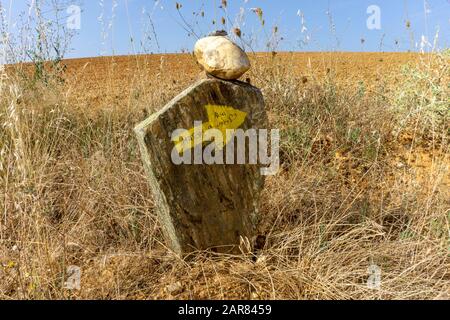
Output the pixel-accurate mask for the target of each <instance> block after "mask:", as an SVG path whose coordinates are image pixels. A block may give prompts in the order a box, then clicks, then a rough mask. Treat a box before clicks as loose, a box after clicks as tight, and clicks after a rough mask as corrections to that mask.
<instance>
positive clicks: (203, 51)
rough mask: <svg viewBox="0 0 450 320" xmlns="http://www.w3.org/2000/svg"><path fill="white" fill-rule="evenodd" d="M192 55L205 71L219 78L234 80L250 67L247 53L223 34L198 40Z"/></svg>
mask: <svg viewBox="0 0 450 320" xmlns="http://www.w3.org/2000/svg"><path fill="white" fill-rule="evenodd" d="M194 55H195V57H196V59H197V62H198V63H199V64H200V65H201V66H202V67H203V69H205V71H206V72H207V73H209V74H212V75H213V76H215V77H217V78H220V79H224V80H235V79H238V78H239V77H240V76H242V75H243V74H244V73H246V72H247V71H248V70H249V69H250V60H249V59H248V56H247V54H246V53H245V52H244V51H243V50H242V49H241V48H240V47H239V46H238V45H236V44H235V43H233V42H232V41H231V40H229V39H228V38H227V37H225V36H208V37H205V38H202V39H200V40H198V41H197V43H196V44H195V48H194Z"/></svg>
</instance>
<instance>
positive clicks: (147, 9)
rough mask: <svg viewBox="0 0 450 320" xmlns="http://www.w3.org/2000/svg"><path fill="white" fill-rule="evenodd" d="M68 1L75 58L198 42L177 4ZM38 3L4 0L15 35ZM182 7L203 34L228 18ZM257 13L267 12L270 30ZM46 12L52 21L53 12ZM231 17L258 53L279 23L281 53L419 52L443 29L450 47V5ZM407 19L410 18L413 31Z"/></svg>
mask: <svg viewBox="0 0 450 320" xmlns="http://www.w3.org/2000/svg"><path fill="white" fill-rule="evenodd" d="M65 1H66V3H67V4H75V5H79V6H80V7H81V10H82V11H81V16H80V21H81V28H80V29H79V30H78V31H77V34H76V35H75V37H74V38H73V41H72V44H71V50H70V52H69V54H68V57H88V56H98V55H110V54H119V55H122V54H130V53H142V52H147V53H149V52H155V53H156V52H180V51H181V50H188V51H189V50H192V48H193V44H194V42H195V40H196V37H195V36H188V33H187V31H186V30H185V29H186V25H185V23H184V22H183V18H181V17H180V15H179V14H178V12H177V10H176V7H175V6H176V5H175V3H176V2H175V1H172V0H160V1H155V0H116V1H114V0H103V1H101V0H75V1H67V0H65ZM32 2H33V1H32V0H0V3H1V4H2V5H3V7H4V8H5V10H6V17H8V18H10V19H11V24H10V27H9V28H10V31H11V32H12V33H13V34H14V33H17V29H18V26H17V24H15V21H16V18H17V17H18V15H19V14H20V13H21V12H26V11H27V6H28V5H30V4H31V3H32ZM178 2H179V3H181V4H182V8H181V10H180V12H181V13H182V15H183V17H184V19H185V20H186V22H187V23H188V24H189V25H193V26H194V30H195V33H196V34H197V35H198V36H202V35H205V34H207V33H208V32H211V31H213V30H215V29H217V28H218V26H217V24H216V25H213V24H212V20H215V19H216V20H219V21H218V24H219V25H220V19H221V17H222V16H224V11H223V10H222V9H220V8H219V6H220V4H221V0H204V1H203V0H178ZM114 4H116V5H114ZM10 5H11V11H9V8H10ZM371 5H375V6H377V7H378V8H379V9H380V16H379V17H380V20H379V21H380V23H381V24H380V27H381V29H376V28H375V29H369V28H368V27H367V20H368V19H369V18H370V17H371V16H372V14H373V11H370V12H369V13H368V11H367V10H368V8H369V6H371ZM241 8H243V9H241ZM252 8H261V9H262V11H263V13H264V15H263V17H264V20H265V26H264V28H263V27H262V26H261V22H260V20H259V19H258V16H257V15H256V14H255V12H253V11H252ZM194 12H196V13H197V14H198V15H194V14H193V13H194ZM201 12H204V17H202V16H201V15H200V13H201ZM46 14H47V17H49V18H50V17H51V12H46ZM65 14H66V15H67V13H65ZM302 16H303V19H302ZM227 17H228V18H227V25H226V29H228V30H229V29H231V28H232V27H234V26H239V27H240V28H241V30H242V32H243V33H244V39H246V43H249V41H250V40H249V39H254V41H255V42H252V44H251V45H252V47H253V49H254V50H255V51H261V50H264V49H265V48H266V43H267V42H268V41H270V39H272V40H273V39H274V38H271V37H272V31H273V28H274V26H277V27H278V36H277V37H276V38H275V39H278V40H279V44H278V46H277V49H278V50H294V51H331V50H339V51H407V50H409V49H414V48H416V49H417V47H416V45H417V46H418V47H420V43H421V38H422V36H425V37H427V39H428V40H429V42H431V43H432V42H433V38H434V36H435V34H436V32H437V30H438V29H439V30H440V31H439V47H440V48H441V49H442V48H448V44H449V40H450V33H449V30H450V28H449V27H450V0H428V1H424V0H339V1H337V0H314V1H311V0H284V1H282V0H277V1H275V0H228V8H227ZM239 17H243V18H242V19H240V18H239ZM372 17H373V16H372ZM376 18H378V16H377V17H375V19H376ZM302 20H303V23H302ZM371 21H372V22H374V21H376V20H371ZM406 21H410V25H411V28H410V29H409V30H408V29H407V28H406V24H407V23H406ZM153 28H154V29H153ZM153 30H154V31H153ZM302 31H303V32H302ZM154 33H156V34H157V38H156V39H155V37H154ZM131 38H133V42H132V41H131ZM362 39H364V40H363V41H362ZM412 39H414V40H412ZM143 44H144V45H143ZM247 49H248V48H247Z"/></svg>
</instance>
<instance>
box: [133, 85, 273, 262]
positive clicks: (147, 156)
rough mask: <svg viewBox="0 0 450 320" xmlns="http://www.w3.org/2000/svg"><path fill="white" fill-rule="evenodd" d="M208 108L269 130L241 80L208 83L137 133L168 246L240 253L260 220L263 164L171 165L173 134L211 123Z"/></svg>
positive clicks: (260, 104)
mask: <svg viewBox="0 0 450 320" xmlns="http://www.w3.org/2000/svg"><path fill="white" fill-rule="evenodd" d="M207 105H216V106H231V107H233V108H235V109H237V110H239V111H240V112H244V113H245V114H246V115H247V116H246V118H245V121H244V122H243V123H242V124H241V125H240V127H239V128H241V129H243V130H246V129H249V128H255V129H265V128H267V115H266V112H265V108H264V101H263V97H262V94H261V92H260V90H259V89H257V88H255V87H253V86H251V85H249V84H246V83H242V82H239V81H233V82H231V81H222V80H218V79H203V80H200V81H199V82H197V83H196V84H195V85H193V86H192V87H190V88H188V89H187V90H185V91H184V92H183V93H181V94H180V95H179V96H177V97H176V98H175V99H173V100H172V101H171V102H170V103H168V104H167V105H166V106H165V107H164V108H163V109H162V110H160V111H159V112H157V113H155V114H153V115H152V116H150V117H149V118H148V119H146V120H145V121H143V122H142V123H141V124H139V125H138V126H137V127H136V129H135V132H136V134H137V137H138V141H139V145H140V149H141V154H142V159H143V162H144V166H145V169H146V172H147V175H148V178H149V182H150V186H151V189H152V192H153V194H154V198H155V201H156V208H157V211H158V215H159V218H160V222H161V225H162V228H163V231H164V235H165V238H166V240H167V244H168V246H169V247H170V248H172V249H173V250H174V251H175V252H177V253H180V254H185V253H189V252H192V251H195V250H204V249H212V250H213V251H216V252H227V253H239V248H238V246H239V244H240V242H241V241H242V238H244V239H250V241H252V240H253V239H254V236H255V231H256V230H255V229H256V224H257V221H258V216H259V215H258V206H259V199H260V193H261V190H262V188H263V185H264V177H263V176H262V175H261V173H260V166H259V165H250V164H245V165H238V164H234V165H226V164H224V165H221V164H220V165H218V164H214V165H206V164H201V165H193V164H192V165H190V164H181V165H175V164H174V163H173V162H172V159H171V154H172V151H173V148H174V144H175V142H173V141H172V139H171V135H172V133H173V132H174V130H176V129H180V128H183V129H190V128H192V127H193V126H194V121H203V122H204V123H205V122H206V121H208V118H209V117H208V114H207V111H206V110H205V109H206V106H207ZM203 148H205V146H203Z"/></svg>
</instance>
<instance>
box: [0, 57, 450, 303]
mask: <svg viewBox="0 0 450 320" xmlns="http://www.w3.org/2000/svg"><path fill="white" fill-rule="evenodd" d="M372 57H373V59H374V60H373V61H375V62H376V64H375V65H376V66H378V65H380V64H382V63H383V62H385V63H386V64H387V66H384V67H383V69H379V68H378V67H373V68H370V67H369V66H370V64H367V69H358V68H355V61H356V60H358V59H355V56H351V55H350V56H348V55H347V56H346V58H345V57H344V56H343V55H342V54H337V53H336V54H322V55H320V54H318V55H317V57H316V58H314V59H311V58H309V59H308V57H305V63H304V64H303V63H301V64H302V65H303V66H305V67H304V68H303V69H301V70H298V69H295V70H296V71H293V70H294V69H293V68H292V65H294V64H295V63H298V64H300V63H299V62H298V61H299V60H298V59H299V56H296V55H290V54H279V55H271V54H267V55H259V56H258V57H257V58H254V60H253V61H254V63H253V64H254V68H253V70H252V71H251V73H250V74H249V78H250V79H251V81H252V83H253V84H254V85H256V86H258V87H260V88H261V89H262V90H263V93H264V96H265V99H266V104H267V109H268V113H269V117H270V123H271V126H272V127H273V128H280V129H281V130H282V146H281V158H282V170H281V172H280V173H279V174H278V175H276V176H274V177H271V178H269V179H268V181H267V184H266V188H265V190H264V196H263V202H262V208H261V225H260V226H259V237H258V245H257V248H256V250H255V252H254V253H253V254H250V255H242V256H239V257H235V256H226V255H216V254H211V253H207V252H199V253H197V254H195V255H193V256H192V257H190V259H188V260H182V259H180V258H179V257H177V256H175V255H174V254H172V253H171V252H170V251H169V250H168V249H167V248H166V247H165V246H164V242H163V239H162V235H161V230H160V225H159V222H158V221H157V218H156V215H155V212H154V203H153V199H152V195H151V193H150V191H149V187H148V184H147V181H146V178H145V175H144V171H143V168H142V164H141V161H140V157H139V152H138V149H137V143H136V139H135V137H134V135H133V131H132V129H133V127H134V126H135V124H136V123H138V122H139V121H141V120H142V119H144V118H145V117H146V116H147V115H148V114H149V113H151V112H153V111H154V110H156V109H158V108H160V107H161V106H163V105H164V103H166V102H167V101H169V100H170V99H171V98H172V97H173V96H174V95H175V94H176V93H178V92H179V91H180V90H181V89H183V88H184V87H186V85H188V84H190V83H191V82H192V81H193V80H195V78H196V77H197V75H196V71H193V70H192V68H191V69H189V70H184V69H180V68H182V67H185V64H184V63H179V62H178V65H179V66H180V68H176V67H174V66H173V65H172V64H175V65H176V64H177V62H173V61H172V60H170V59H169V58H167V57H158V59H157V60H156V62H155V61H154V60H151V63H150V64H146V61H148V60H146V58H139V59H134V58H128V60H127V61H128V62H127V66H126V67H124V65H123V64H118V61H119V60H120V59H125V58H120V59H119V58H116V59H114V60H112V59H104V60H103V63H102V67H101V68H102V69H99V68H97V67H94V68H91V66H90V64H91V63H93V62H91V61H89V60H83V61H75V62H73V61H72V62H67V66H68V69H67V70H65V71H62V70H61V69H54V68H53V69H52V68H50V67H48V68H47V69H46V70H44V71H42V70H39V72H35V71H36V70H35V69H33V66H11V67H8V68H7V70H2V72H1V80H0V97H1V99H0V125H1V126H0V154H1V159H0V184H1V193H0V208H1V209H0V210H1V217H0V218H1V219H0V299H11V298H21V299H68V298H93V299H125V298H130V299H158V298H169V299H171V298H175V299H192V298H195V299H212V298H215V299H233V298H244V299H260V298H263V299H281V298H283V299H409V298H412V299H419V298H421V299H435V298H447V299H448V298H450V296H449V292H450V259H449V250H450V235H449V223H450V201H449V199H450V179H449V169H450V159H449V154H450V153H449V151H450V150H449V135H450V131H449V130H450V129H449V123H450V118H449V117H450V114H449V109H448V103H449V87H448V86H449V82H448V80H449V56H448V54H447V55H444V54H442V55H422V56H418V55H417V56H414V55H410V58H408V59H404V58H400V57H401V55H398V57H399V58H398V59H399V60H400V61H401V63H397V64H393V63H391V62H389V61H391V60H390V59H396V56H395V55H394V54H385V55H383V54H379V55H378V56H377V55H374V56H372ZM149 59H150V58H149ZM179 59H181V60H178V61H183V59H185V60H186V61H190V60H189V59H190V58H189V57H188V56H180V57H179ZM167 61H169V62H167ZM170 61H172V62H170ZM308 61H309V62H308ZM311 61H312V62H311ZM359 61H360V62H359V63H361V65H362V66H363V65H364V58H360V59H359ZM119 62H120V61H119ZM63 63H64V62H63ZM190 63H191V62H190ZM75 65H76V67H75ZM346 65H347V66H348V67H347V69H346V68H345V66H346ZM71 66H72V67H71ZM90 68H91V69H90ZM180 70H181V71H180ZM349 70H353V71H352V72H350V71H349ZM361 70H362V71H361ZM361 74H362V75H363V76H364V77H362V78H358V75H361ZM350 75H351V76H350ZM69 265H76V266H79V267H80V268H81V272H82V276H81V290H67V289H64V288H63V283H64V281H65V279H66V278H67V276H68V275H67V274H66V270H67V267H68V266H69ZM371 266H372V268H374V267H375V268H379V270H380V271H381V275H380V276H381V277H380V279H381V286H380V287H379V288H377V289H373V288H370V287H368V286H367V281H368V279H369V277H370V276H371V273H370V272H371V270H372V269H370V268H371ZM377 270H378V269H377ZM174 288H175V289H174Z"/></svg>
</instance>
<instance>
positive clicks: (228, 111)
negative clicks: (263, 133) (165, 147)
mask: <svg viewBox="0 0 450 320" xmlns="http://www.w3.org/2000/svg"><path fill="white" fill-rule="evenodd" d="M205 109H206V113H207V114H208V122H205V123H203V124H202V125H201V127H202V128H201V130H199V129H200V128H199V126H197V127H194V128H192V129H190V130H187V131H185V132H183V133H182V134H180V135H178V136H176V137H174V138H173V139H172V140H173V141H174V142H175V147H176V149H177V150H178V152H179V153H180V154H182V153H184V152H185V151H187V150H190V149H192V148H194V147H195V146H197V145H199V144H203V143H205V142H207V141H205V140H204V139H203V135H204V133H205V131H207V130H209V129H218V130H219V131H220V132H221V133H222V137H223V144H222V145H221V146H219V148H224V147H225V146H226V145H227V143H228V142H229V140H227V135H226V132H227V130H229V129H231V130H234V129H238V128H239V127H240V126H241V125H242V124H243V123H244V122H245V119H246V118H247V113H246V112H243V111H240V110H237V109H234V108H233V107H229V106H219V105H212V104H208V105H206V106H205ZM196 132H202V136H201V137H197V136H195V134H196Z"/></svg>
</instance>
